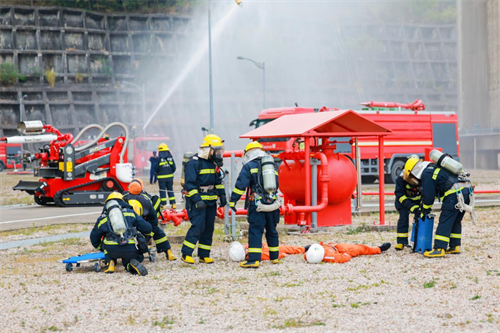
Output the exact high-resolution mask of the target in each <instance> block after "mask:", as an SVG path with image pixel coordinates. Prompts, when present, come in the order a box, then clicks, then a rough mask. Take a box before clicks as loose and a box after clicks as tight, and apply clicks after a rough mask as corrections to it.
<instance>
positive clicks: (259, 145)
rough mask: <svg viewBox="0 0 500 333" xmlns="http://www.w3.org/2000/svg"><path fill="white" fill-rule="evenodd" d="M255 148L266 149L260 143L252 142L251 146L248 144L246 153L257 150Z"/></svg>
mask: <svg viewBox="0 0 500 333" xmlns="http://www.w3.org/2000/svg"><path fill="white" fill-rule="evenodd" d="M255 148H259V149H264V148H262V145H261V144H260V142H259V141H253V142H250V143H249V144H247V146H246V147H245V152H247V151H249V150H250V149H255Z"/></svg>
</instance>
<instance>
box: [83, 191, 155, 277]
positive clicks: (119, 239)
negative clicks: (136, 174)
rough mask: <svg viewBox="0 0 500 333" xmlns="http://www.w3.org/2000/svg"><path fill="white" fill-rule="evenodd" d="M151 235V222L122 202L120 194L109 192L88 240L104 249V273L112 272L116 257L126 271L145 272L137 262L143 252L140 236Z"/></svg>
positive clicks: (99, 248) (141, 273) (141, 258)
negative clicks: (105, 267)
mask: <svg viewBox="0 0 500 333" xmlns="http://www.w3.org/2000/svg"><path fill="white" fill-rule="evenodd" d="M138 231H139V232H141V233H142V235H141V234H139V233H138ZM151 234H152V229H151V225H150V224H149V223H147V222H146V221H144V219H143V218H142V217H140V216H138V215H137V214H136V213H135V212H134V210H133V209H132V207H131V206H130V205H129V204H128V203H126V202H125V201H123V195H122V194H121V193H119V192H113V193H111V194H110V195H109V196H108V198H107V199H106V203H105V205H104V208H103V211H102V214H101V216H99V218H98V219H97V221H96V223H95V226H94V229H92V231H91V233H90V241H91V243H92V246H94V247H95V248H96V249H98V250H103V251H104V254H105V259H104V260H105V261H106V264H107V265H108V267H107V269H106V270H105V272H106V273H114V272H115V265H116V260H117V259H121V260H122V264H123V266H125V268H126V270H127V271H128V272H130V273H132V274H136V275H147V274H148V270H147V269H146V267H144V266H143V265H142V264H141V262H142V261H143V260H144V255H143V253H145V252H147V241H146V238H144V236H148V237H150V236H151ZM143 235H144V236H143ZM144 246H145V248H144Z"/></svg>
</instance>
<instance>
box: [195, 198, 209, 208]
mask: <svg viewBox="0 0 500 333" xmlns="http://www.w3.org/2000/svg"><path fill="white" fill-rule="evenodd" d="M195 207H196V209H198V210H203V209H205V208H207V204H206V203H205V201H203V200H200V201H198V202H197V203H196V204H195Z"/></svg>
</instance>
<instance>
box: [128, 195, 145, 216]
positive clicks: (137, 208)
mask: <svg viewBox="0 0 500 333" xmlns="http://www.w3.org/2000/svg"><path fill="white" fill-rule="evenodd" d="M128 204H129V205H130V206H132V208H133V209H134V212H135V213H136V214H137V215H139V216H142V212H143V208H142V204H141V203H140V202H139V201H138V200H135V199H132V200H129V201H128Z"/></svg>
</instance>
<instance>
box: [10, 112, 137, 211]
mask: <svg viewBox="0 0 500 333" xmlns="http://www.w3.org/2000/svg"><path fill="white" fill-rule="evenodd" d="M112 127H119V128H121V129H122V130H123V132H124V133H125V136H119V137H117V138H109V137H105V136H104V135H105V134H106V133H107V131H108V130H109V129H110V128H112ZM92 128H97V129H99V130H101V133H100V134H99V135H98V136H97V138H96V139H93V140H91V141H89V142H86V143H84V144H82V145H77V143H78V142H81V141H79V140H80V138H81V137H82V136H83V134H84V133H85V132H86V131H87V130H89V129H92ZM18 130H19V132H20V133H21V134H22V135H21V136H14V137H9V138H2V139H0V140H1V141H6V142H7V143H44V142H47V143H48V144H46V145H44V146H43V147H42V148H40V149H39V152H38V153H36V154H34V155H29V156H28V158H27V159H28V161H29V162H35V161H36V162H38V164H39V165H38V167H36V168H35V169H34V170H35V171H34V175H35V177H40V179H39V181H36V182H28V181H20V182H19V183H18V184H17V185H16V186H14V187H13V189H14V190H19V191H26V192H28V193H29V194H32V195H34V199H35V202H36V203H38V204H40V205H45V204H48V203H52V202H53V203H55V204H56V205H58V206H67V205H89V204H102V203H104V201H105V199H106V198H107V196H108V195H109V194H110V193H111V192H113V191H119V192H123V191H124V189H125V188H127V186H128V184H129V183H130V182H131V181H132V177H133V166H132V164H131V163H127V158H128V157H127V144H128V139H129V135H128V130H127V127H126V126H125V125H123V124H121V123H112V124H109V125H108V126H106V127H105V128H102V127H101V126H99V125H89V126H87V127H85V128H84V129H82V131H81V132H80V133H79V134H78V135H77V136H76V137H75V138H73V135H72V134H69V133H66V134H61V133H60V132H59V131H58V130H57V129H56V128H54V127H52V126H51V125H43V123H42V122H41V121H26V122H21V123H19V125H18Z"/></svg>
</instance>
